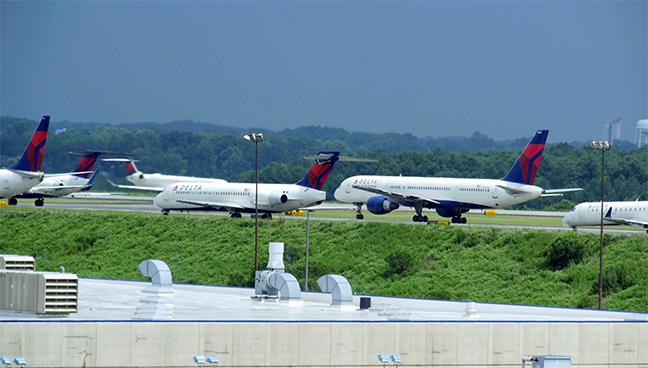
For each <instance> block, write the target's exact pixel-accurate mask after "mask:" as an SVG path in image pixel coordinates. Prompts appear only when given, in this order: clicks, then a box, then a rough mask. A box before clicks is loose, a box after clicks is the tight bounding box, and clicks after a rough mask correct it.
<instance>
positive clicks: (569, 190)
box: [542, 188, 583, 197]
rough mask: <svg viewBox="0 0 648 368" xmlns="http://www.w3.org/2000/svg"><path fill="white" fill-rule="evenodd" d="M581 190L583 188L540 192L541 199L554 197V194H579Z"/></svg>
mask: <svg viewBox="0 0 648 368" xmlns="http://www.w3.org/2000/svg"><path fill="white" fill-rule="evenodd" d="M581 190H583V188H565V189H544V190H543V191H542V196H543V197H552V196H555V195H556V194H559V195H561V194H564V193H572V192H580V191H581Z"/></svg>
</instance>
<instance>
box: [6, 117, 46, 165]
mask: <svg viewBox="0 0 648 368" xmlns="http://www.w3.org/2000/svg"><path fill="white" fill-rule="evenodd" d="M49 121H50V117H49V116H48V115H45V116H43V118H42V119H41V121H40V124H38V127H37V128H36V131H34V135H32V138H31V140H30V141H29V143H28V144H27V147H25V151H24V152H23V154H22V156H21V157H20V160H18V163H17V164H15V165H13V166H12V167H11V168H12V169H14V170H20V171H40V169H41V166H42V165H43V156H44V155H45V142H46V141H47V129H48V128H49Z"/></svg>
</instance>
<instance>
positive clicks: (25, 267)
mask: <svg viewBox="0 0 648 368" xmlns="http://www.w3.org/2000/svg"><path fill="white" fill-rule="evenodd" d="M35 265H36V262H35V261H34V257H31V256H15V255H9V254H0V269H4V270H11V271H34V270H35V269H36V266H35Z"/></svg>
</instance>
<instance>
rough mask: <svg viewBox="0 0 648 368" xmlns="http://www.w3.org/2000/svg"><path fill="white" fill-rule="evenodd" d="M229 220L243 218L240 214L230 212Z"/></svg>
mask: <svg viewBox="0 0 648 368" xmlns="http://www.w3.org/2000/svg"><path fill="white" fill-rule="evenodd" d="M230 217H231V218H241V217H243V216H242V215H241V213H240V212H232V213H230Z"/></svg>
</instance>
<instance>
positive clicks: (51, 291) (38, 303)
mask: <svg viewBox="0 0 648 368" xmlns="http://www.w3.org/2000/svg"><path fill="white" fill-rule="evenodd" d="M78 290H79V278H78V277H77V275H74V274H69V273H53V272H30V271H9V270H0V309H4V310H11V311H17V312H27V313H38V314H46V315H49V314H69V313H76V311H77V305H78Z"/></svg>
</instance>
